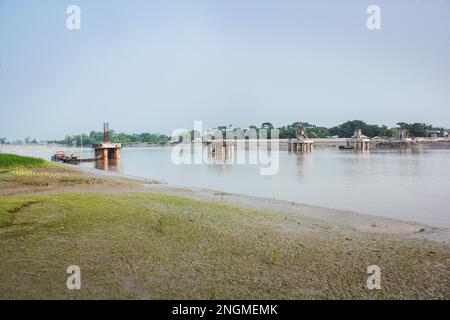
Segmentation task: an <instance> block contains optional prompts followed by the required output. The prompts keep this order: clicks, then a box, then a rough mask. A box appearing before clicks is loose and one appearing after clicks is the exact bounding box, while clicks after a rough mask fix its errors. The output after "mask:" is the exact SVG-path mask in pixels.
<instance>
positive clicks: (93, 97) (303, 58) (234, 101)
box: [0, 0, 450, 139]
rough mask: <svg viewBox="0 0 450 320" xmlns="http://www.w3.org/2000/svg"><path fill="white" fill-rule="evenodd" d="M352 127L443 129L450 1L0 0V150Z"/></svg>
mask: <svg viewBox="0 0 450 320" xmlns="http://www.w3.org/2000/svg"><path fill="white" fill-rule="evenodd" d="M71 4H76V5H78V6H80V8H81V30H74V31H70V30H68V29H67V28H66V19H67V17H68V14H66V8H67V7H68V6H69V5H71ZM370 4H376V5H379V6H380V7H381V14H382V30H379V31H369V30H368V29H367V27H366V19H367V16H368V15H367V13H366V9H367V7H368V6H369V5H370ZM350 119H362V120H366V121H368V122H370V123H380V124H381V123H383V124H387V125H394V124H395V123H396V122H398V121H406V122H430V123H433V124H435V125H439V126H445V127H450V0H433V1H428V0H395V1H392V0H386V1H382V0H377V1H375V0H372V1H365V0H342V1H336V0H329V1H323V0H308V1H302V0H292V1H286V0H281V1H280V0H150V1H149V0H147V1H119V0H117V1H113V0H105V1H100V0H88V1H75V0H73V1H51V0H48V1H34V0H33V1H31V0H30V1H25V0H11V1H5V0H0V136H4V137H8V138H10V139H12V138H21V139H23V138H24V137H26V136H31V137H36V138H38V139H51V138H61V137H63V136H64V135H65V134H66V133H68V134H75V133H80V132H88V131H90V130H91V129H97V130H101V128H102V122H103V121H109V122H110V123H111V128H113V129H115V130H116V131H123V132H147V131H149V132H161V133H171V132H172V130H174V129H176V128H187V129H189V128H192V127H193V121H194V120H203V121H204V123H205V127H215V126H218V125H228V124H232V125H233V126H234V127H243V126H247V125H252V124H261V123H262V122H265V121H271V122H272V123H273V124H274V125H276V126H280V125H283V124H290V123H292V122H295V121H308V122H310V123H315V124H318V125H324V126H331V125H334V124H337V123H341V122H343V121H346V120H350Z"/></svg>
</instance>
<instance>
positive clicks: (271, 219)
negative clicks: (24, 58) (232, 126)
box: [0, 154, 450, 299]
mask: <svg viewBox="0 0 450 320" xmlns="http://www.w3.org/2000/svg"><path fill="white" fill-rule="evenodd" d="M2 170H3V171H6V173H4V174H0V187H1V188H4V189H7V188H11V189H14V190H16V191H14V192H20V193H26V192H28V193H30V194H25V195H16V193H14V192H13V193H11V195H4V196H0V299H19V298H22V299H88V298H91V299H92V298H94V299H99V298H100V299H111V298H114V299H117V298H121V299H324V298H325V299H326V298H329V299H336V298H340V299H348V298H358V299H361V298H364V299H379V298H389V299H402V298H403V299H404V298H408V299H425V298H433V299H439V298H440V299H449V298H450V289H449V287H448V283H447V282H448V281H447V280H448V279H449V278H450V271H449V270H450V265H449V261H450V252H449V251H448V246H447V245H443V244H440V243H436V242H431V241H425V240H414V239H412V238H402V237H395V236H390V235H383V234H379V235H377V234H364V233H358V232H354V233H352V234H351V239H350V240H351V241H349V240H348V239H349V236H348V234H343V233H341V232H340V231H333V232H331V231H329V230H330V228H329V227H327V226H322V225H321V223H320V222H319V221H316V220H314V221H309V220H306V219H303V220H301V227H298V226H299V225H300V224H299V222H300V220H297V219H300V218H298V217H294V216H291V215H287V214H283V213H270V212H265V211H255V210H248V209H244V208H239V207H234V206H230V205H225V204H220V203H212V202H206V201H198V200H192V199H187V198H183V197H177V196H168V195H161V194H151V193H135V192H123V191H121V192H116V193H106V192H95V193H94V192H84V193H68V191H67V190H66V191H65V192H67V193H59V194H45V195H42V194H41V195H36V194H34V195H33V194H31V192H33V190H41V191H42V189H39V188H40V187H43V186H44V187H45V186H48V187H52V186H53V187H55V188H57V190H59V188H60V187H61V186H68V187H71V186H73V187H77V188H78V189H79V188H80V186H84V187H83V190H85V191H86V190H89V188H88V186H90V185H92V184H96V185H100V186H105V185H106V186H107V185H108V184H105V182H104V181H103V180H100V179H98V178H93V177H91V176H83V175H81V174H80V173H78V172H74V171H73V172H72V171H67V169H66V168H63V167H61V166H57V165H53V164H51V163H48V162H46V161H44V160H40V159H34V158H27V157H19V156H13V155H4V154H0V171H2ZM110 183H113V184H114V185H118V182H117V181H113V182H110ZM126 185H127V186H128V183H127V184H126ZM130 187H131V185H130ZM69 190H72V189H69ZM127 190H128V189H127ZM0 191H1V189H0ZM72 192H73V191H72ZM0 194H1V193H0ZM4 194H8V193H4ZM373 264H376V265H378V266H380V267H381V269H382V290H375V291H369V290H367V289H366V288H365V283H366V280H367V273H366V270H367V267H368V266H369V265H373ZM70 265H78V266H79V267H80V268H81V279H82V289H81V290H75V291H71V290H68V289H67V288H66V279H67V277H68V274H66V270H67V267H68V266H70Z"/></svg>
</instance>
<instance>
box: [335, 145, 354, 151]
mask: <svg viewBox="0 0 450 320" xmlns="http://www.w3.org/2000/svg"><path fill="white" fill-rule="evenodd" d="M339 149H340V150H353V149H355V147H354V146H339Z"/></svg>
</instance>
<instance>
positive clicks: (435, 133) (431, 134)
mask: <svg viewBox="0 0 450 320" xmlns="http://www.w3.org/2000/svg"><path fill="white" fill-rule="evenodd" d="M440 134H441V131H439V130H430V131H427V137H430V138H437V137H439V135H440Z"/></svg>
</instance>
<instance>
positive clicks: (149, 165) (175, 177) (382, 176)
mask: <svg viewBox="0 0 450 320" xmlns="http://www.w3.org/2000/svg"><path fill="white" fill-rule="evenodd" d="M61 149H63V150H64V148H61V147H51V146H48V147H47V146H45V147H43V146H34V147H31V146H21V147H13V146H3V147H1V149H0V152H4V153H15V154H21V155H29V156H35V157H41V158H44V159H50V156H51V155H52V153H53V152H54V151H56V150H61ZM67 152H68V153H75V154H80V155H81V154H82V155H83V156H84V157H91V156H92V155H93V153H92V150H90V149H83V150H80V149H73V150H67ZM251 152H256V151H250V153H251ZM171 154H172V148H169V147H146V148H145V147H142V148H124V149H122V159H121V161H120V163H119V164H118V166H114V164H112V163H111V164H110V165H109V167H108V170H113V171H117V172H118V173H120V174H124V175H132V176H139V177H145V178H150V179H156V180H161V181H163V182H167V183H169V184H170V185H174V186H188V187H199V188H208V189H214V190H218V191H224V192H229V193H240V194H248V195H253V196H261V197H266V198H274V199H279V200H288V201H294V202H298V203H303V204H309V205H316V206H321V207H328V208H334V209H344V210H352V211H357V212H361V213H368V214H374V215H379V216H384V217H388V218H393V219H400V220H408V221H417V222H421V223H425V224H429V225H436V226H444V227H450V166H449V165H450V150H449V149H447V150H445V149H442V150H436V149H428V148H423V149H421V148H419V149H414V150H402V151H399V150H395V151H387V150H385V151H379V150H372V151H370V152H365V153H360V152H354V151H341V150H338V149H335V148H323V149H319V148H317V149H315V150H314V151H313V152H312V153H308V154H295V153H288V152H287V151H280V153H279V170H278V173H277V174H275V175H261V174H260V167H261V166H260V165H255V164H244V165H236V164H235V165H233V164H226V163H223V162H222V161H217V162H216V163H212V164H206V163H202V164H192V165H187V164H181V165H177V164H175V163H174V162H173V161H172V158H171ZM82 166H87V167H94V163H83V164H82ZM98 167H99V168H102V166H101V165H100V166H98Z"/></svg>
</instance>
